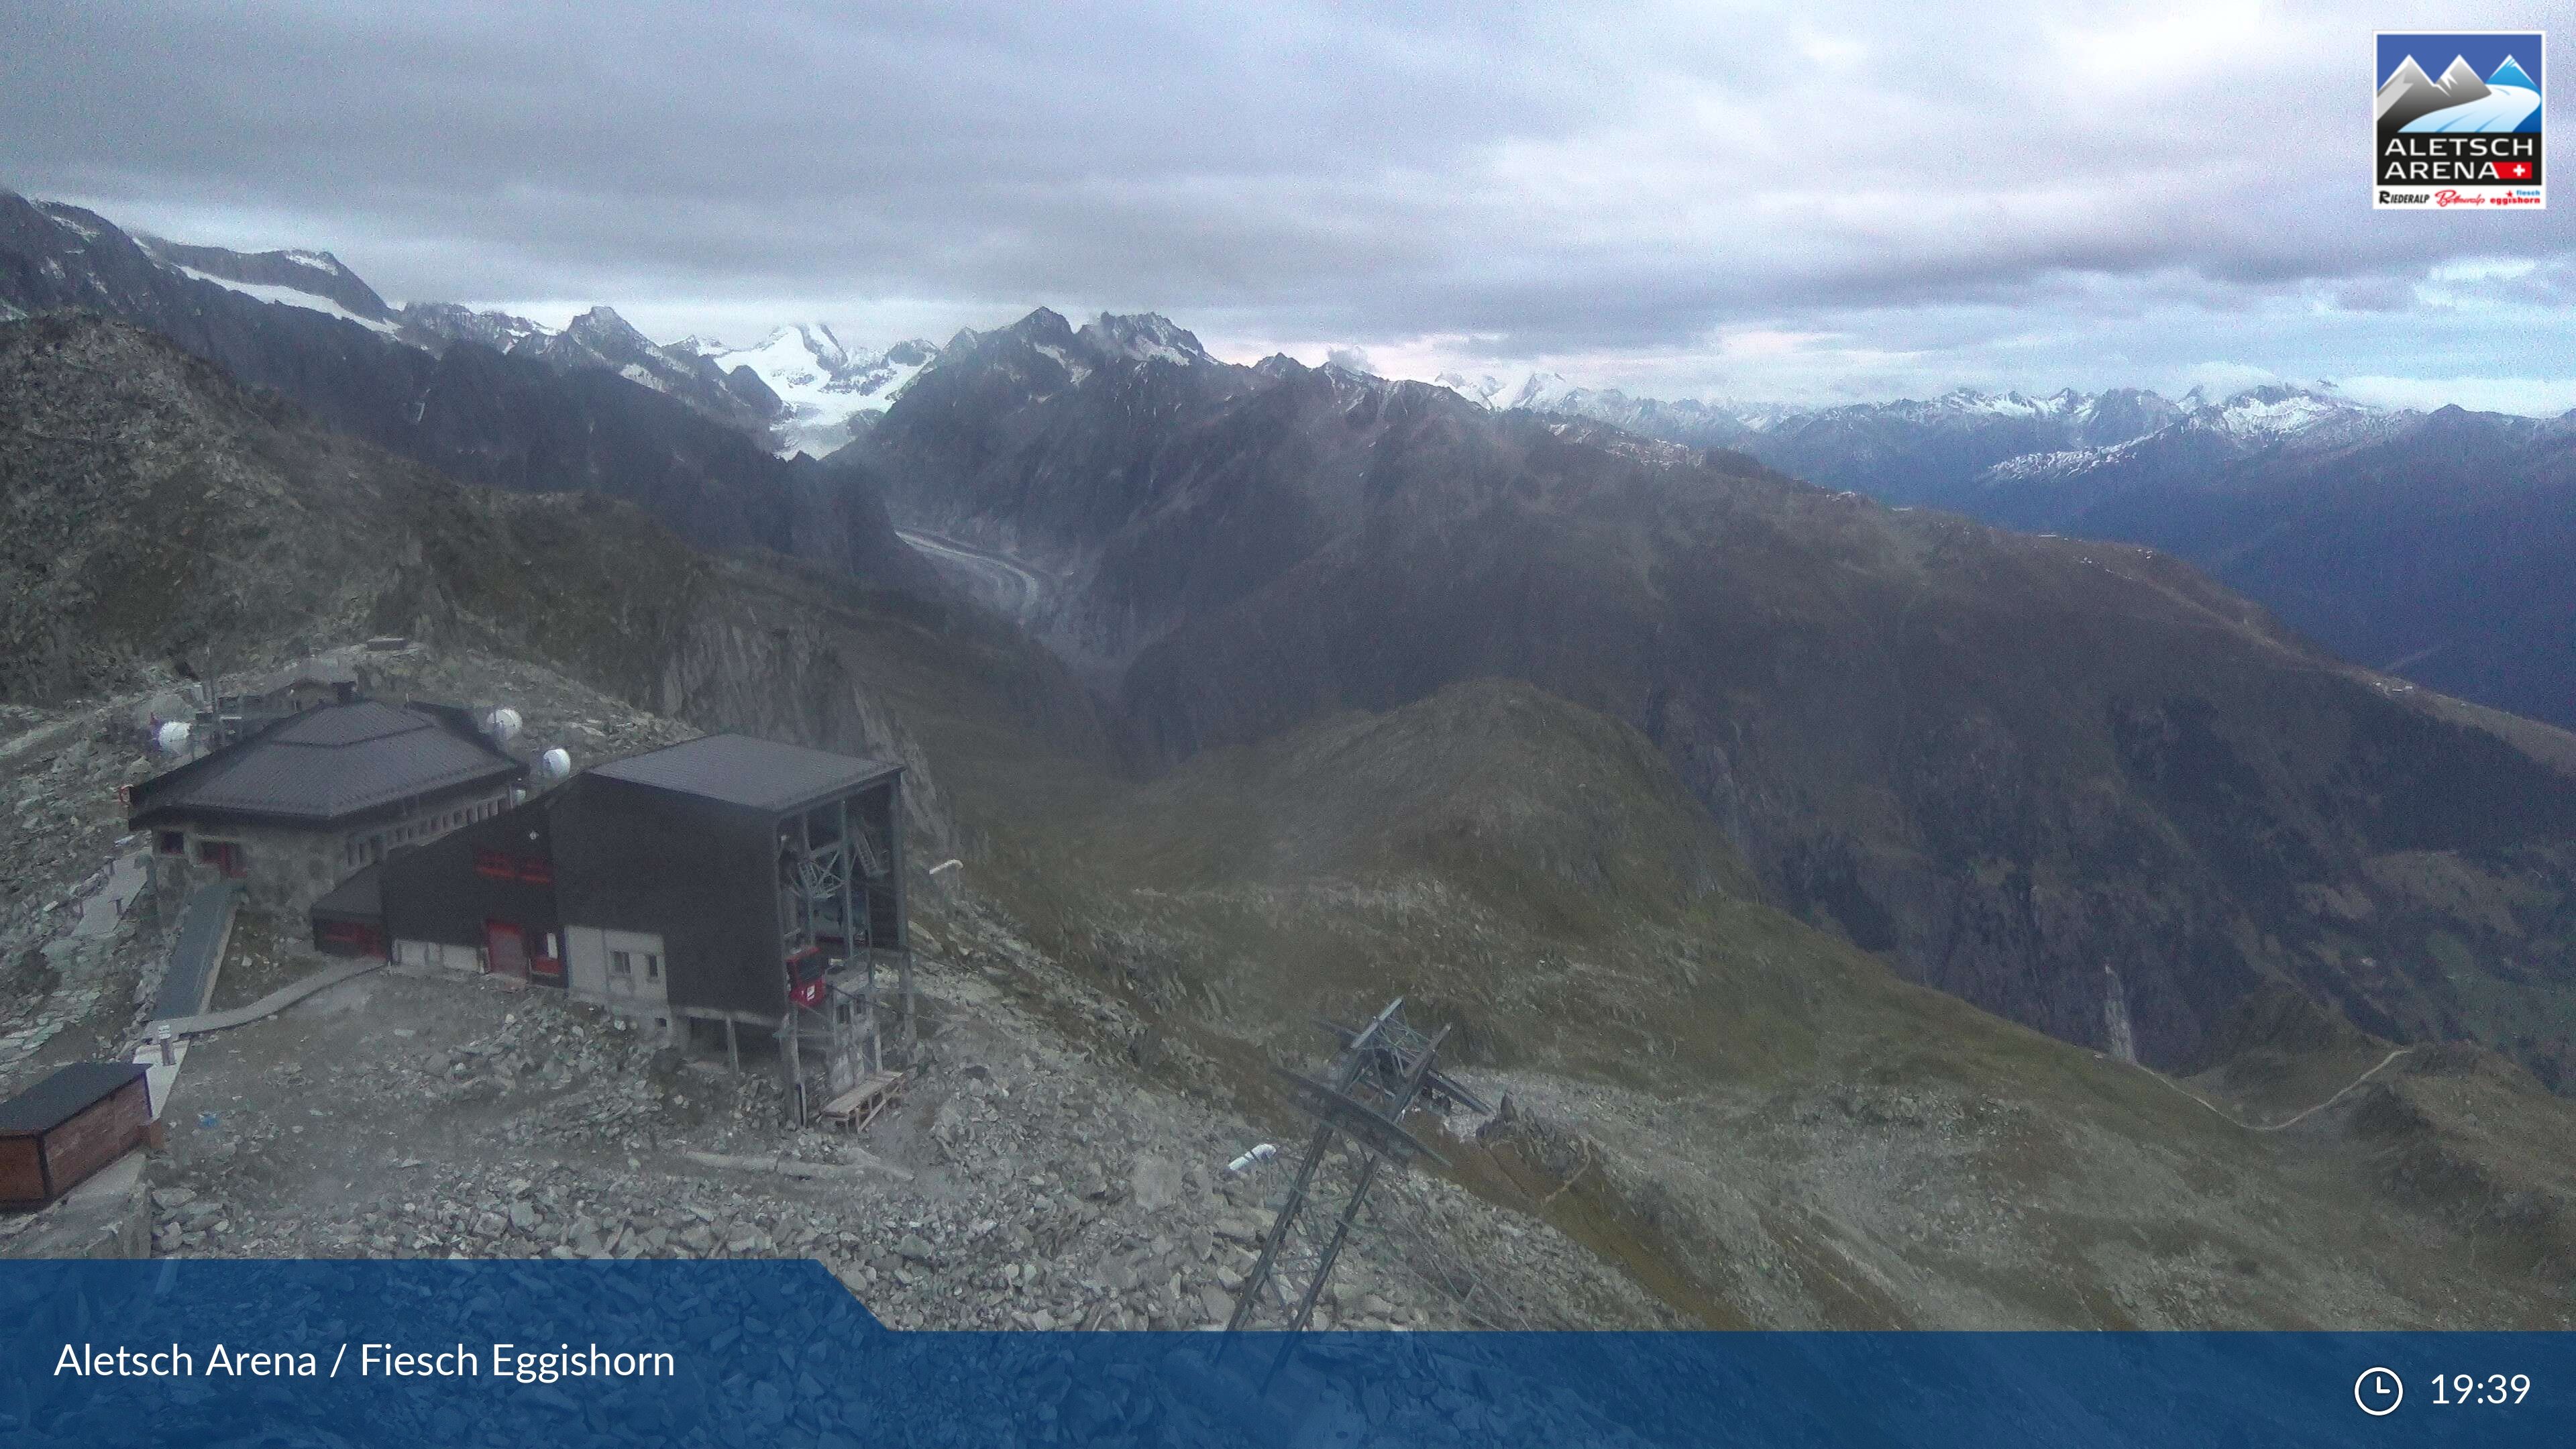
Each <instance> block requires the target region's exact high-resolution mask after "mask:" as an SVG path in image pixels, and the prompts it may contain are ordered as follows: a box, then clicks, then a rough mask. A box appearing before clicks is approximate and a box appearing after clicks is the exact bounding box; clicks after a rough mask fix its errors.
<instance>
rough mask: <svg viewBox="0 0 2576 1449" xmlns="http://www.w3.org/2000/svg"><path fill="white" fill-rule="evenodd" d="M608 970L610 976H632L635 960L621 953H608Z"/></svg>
mask: <svg viewBox="0 0 2576 1449" xmlns="http://www.w3.org/2000/svg"><path fill="white" fill-rule="evenodd" d="M647 959H650V958H647ZM608 970H609V973H610V974H611V975H615V976H632V975H634V974H635V958H634V957H632V956H629V955H627V954H626V953H625V952H623V951H611V952H609V953H608Z"/></svg>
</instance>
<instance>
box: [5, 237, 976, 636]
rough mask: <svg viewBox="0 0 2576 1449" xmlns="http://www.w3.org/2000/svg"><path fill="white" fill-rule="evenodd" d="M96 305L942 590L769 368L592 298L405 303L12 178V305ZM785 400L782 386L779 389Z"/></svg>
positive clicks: (414, 420)
mask: <svg viewBox="0 0 2576 1449" xmlns="http://www.w3.org/2000/svg"><path fill="white" fill-rule="evenodd" d="M60 308H84V309H88V310H91V311H95V312H99V313H103V314H105V315H107V316H111V317H115V318H118V319H120V320H123V321H126V322H130V323H133V324H135V325H137V326H141V327H144V328H147V329H149V330H151V331H154V332H158V333H160V334H162V335H163V336H165V337H168V338H170V339H171V340H173V341H175V342H177V343H178V344H179V345H180V346H182V347H184V348H186V349H188V350H189V351H190V352H193V353H195V354H196V355H197V356H199V357H202V358H205V359H206V360H208V361H211V362H214V363H216V364H218V365H219V366H221V367H223V368H224V369H225V370H226V371H228V372H230V373H231V374H232V375H233V376H234V377H236V378H238V379H240V380H241V381H244V382H248V383H251V384H253V385H256V386H260V387H267V388H272V389H275V390H276V391H278V392H280V393H282V394H284V395H286V396H287V397H290V398H292V399H294V400H295V401H297V402H298V403H301V404H302V405H303V406H304V407H305V408H307V409H309V410H310V411H311V412H312V413H313V414H314V415H315V416H316V417H318V418H319V419H320V420H321V421H322V422H323V423H324V424H325V425H327V426H329V427H332V428H335V429H338V430H340V431H342V432H345V433H350V434H354V435H355V436H357V437H359V438H362V439H365V440H366V441H368V442H371V443H374V444H375V445H377V446H378V447H381V448H385V449H387V450H389V451H391V452H394V453H397V454H400V455H402V456H405V457H408V458H411V459H413V460H414V461H417V462H421V463H426V464H428V465H430V466H431V467H433V468H437V469H439V470H440V471H442V472H445V473H447V474H448V475H450V476H451V477H454V478H457V479H459V480H462V481H465V482H469V483H478V484H483V485H486V486H491V487H500V488H507V489H513V490H517V491H522V492H595V493H603V494H607V495H610V496H613V497H617V498H622V499H625V500H627V501H629V502H632V503H636V504H638V505H640V506H642V507H644V508H646V509H647V510H649V511H650V512H652V513H653V514H654V515H655V516H657V517H658V518H660V519H661V520H662V521H663V522H664V523H666V524H668V525H669V526H670V527H672V528H674V529H675V530H677V531H678V532H679V534H680V535H681V536H682V537H683V538H684V539H686V540H688V541H689V542H690V543H692V544H694V545H696V546H698V547H701V548H708V549H728V548H746V547H750V548H763V549H768V550H771V551H774V552H777V553H782V554H792V555H796V556H799V557H803V558H807V559H811V560H814V561H816V562H820V563H825V564H828V565H831V566H832V567H834V568H836V569H840V570H845V571H847V572H849V573H851V574H854V575H856V576H858V577H860V578H864V579H868V580H871V581H874V582H877V583H880V584H883V585H885V586H887V587H890V588H897V589H905V590H912V591H916V592H925V593H938V592H941V591H942V590H943V586H942V585H941V584H940V582H939V580H938V577H937V575H936V574H935V573H934V572H933V571H932V570H931V568H930V566H929V565H928V564H927V563H925V562H924V561H923V560H922V559H921V557H920V556H919V555H918V554H916V553H914V552H913V551H912V550H911V549H910V548H907V547H905V546H904V545H903V543H902V542H901V541H900V540H899V539H897V538H896V537H895V535H894V530H893V527H892V525H891V524H890V523H889V522H888V521H887V518H886V515H885V510H884V506H883V504H882V503H881V502H879V501H878V500H877V499H876V498H874V497H873V496H870V495H866V494H864V493H859V492H855V491H852V490H851V489H850V488H848V487H847V486H846V484H845V483H844V482H843V481H841V480H839V479H836V478H833V477H830V476H828V475H825V474H823V473H821V472H820V471H819V470H818V466H817V465H816V464H815V462H814V461H813V460H812V459H811V458H804V457H789V458H784V459H782V458H780V457H777V456H775V455H774V446H773V439H772V437H771V435H770V433H769V431H768V429H767V425H766V424H762V423H759V422H758V421H756V415H757V414H758V412H759V411H760V410H761V407H762V399H763V396H764V393H765V391H766V388H767V385H766V384H765V383H763V382H762V381H761V380H760V379H759V377H758V376H757V374H756V372H754V371H752V370H749V369H746V368H744V367H742V366H739V365H737V366H736V367H734V368H733V369H732V370H731V371H726V370H724V369H722V368H720V367H719V366H718V365H717V364H716V363H715V362H714V361H712V360H710V359H708V358H706V357H705V356H703V355H700V354H696V353H681V352H678V351H675V350H673V349H669V348H660V347H656V346H655V345H654V344H652V343H651V342H649V341H647V340H646V339H644V338H643V337H641V336H640V335H638V334H637V333H636V332H635V331H634V329H633V328H631V327H629V326H627V325H626V323H625V322H624V321H622V320H621V319H620V318H619V317H618V316H617V314H616V313H614V312H612V311H610V310H608V309H606V308H599V309H595V310H593V311H592V312H590V313H587V314H585V315H584V316H582V317H581V318H578V319H576V320H575V322H574V324H573V325H572V326H570V327H567V328H565V329H563V330H562V331H561V332H555V331H551V330H549V329H545V328H540V327H537V326H536V325H535V324H533V323H530V322H528V321H526V320H525V319H522V318H515V317H508V316H504V315H500V314H496V313H488V312H483V313H477V312H469V311H467V310H466V309H463V308H459V307H442V306H437V305H421V304H414V305H412V306H408V307H403V308H400V309H397V308H394V307H392V306H390V305H388V304H387V303H386V302H385V300H384V299H383V298H382V297H381V296H379V295H378V294H377V293H376V292H375V291H374V289H372V288H371V287H369V286H368V285H367V284H366V283H365V282H364V281H362V280H361V279H359V278H358V277H357V276H355V275H354V274H353V273H351V272H350V271H349V269H348V268H347V267H345V266H343V265H342V264H341V263H340V262H339V261H338V260H337V259H335V258H333V257H331V256H330V255H329V254H327V253H322V252H306V251H278V252H260V253H235V252H225V251H219V250H217V249H214V248H206V247H190V246H184V245H179V244H175V243H171V242H168V241H163V240H160V239H157V238H150V237H136V236H133V235H130V234H128V233H127V232H125V231H124V230H122V229H121V228H119V227H117V226H116V225H115V224H114V223H112V222H110V221H109V220H107V219H106V218H105V217H102V216H99V215H97V214H96V213H94V212H89V211H85V210H82V209H81V208H78V207H73V206H65V205H61V204H59V203H51V202H33V201H29V200H27V199H25V198H23V197H19V196H16V195H12V194H9V193H6V192H0V320H5V319H7V318H10V317H17V316H24V315H27V314H30V313H41V312H47V311H52V310H55V309H60ZM773 400H774V399H773Z"/></svg>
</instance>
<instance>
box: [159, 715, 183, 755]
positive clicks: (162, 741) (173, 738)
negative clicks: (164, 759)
mask: <svg viewBox="0 0 2576 1449" xmlns="http://www.w3.org/2000/svg"><path fill="white" fill-rule="evenodd" d="M189 732H190V731H189V727H188V724H187V722H186V721H185V720H175V719H174V720H172V721H170V722H169V723H168V724H165V725H163V726H162V727H161V728H160V729H159V730H158V731H156V732H155V733H154V734H153V736H152V743H154V744H155V745H158V746H160V748H161V752H162V753H163V754H165V755H175V754H178V753H180V752H181V751H183V750H185V749H187V748H188V735H189Z"/></svg>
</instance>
